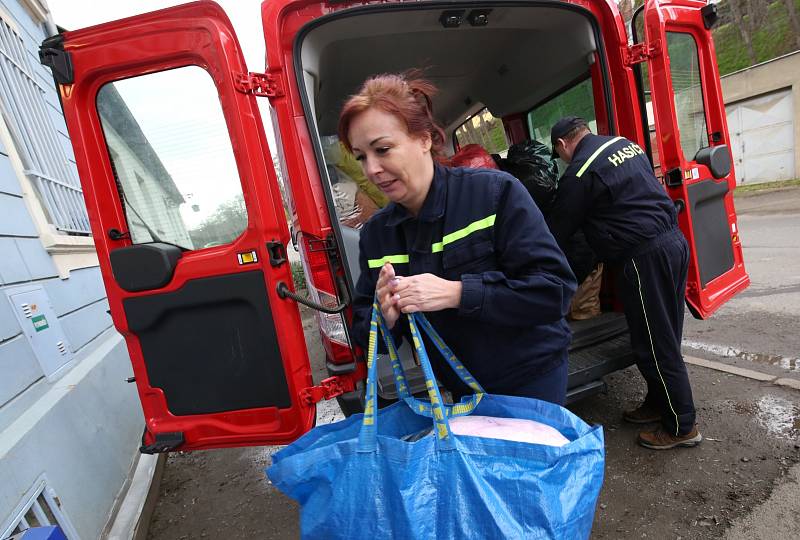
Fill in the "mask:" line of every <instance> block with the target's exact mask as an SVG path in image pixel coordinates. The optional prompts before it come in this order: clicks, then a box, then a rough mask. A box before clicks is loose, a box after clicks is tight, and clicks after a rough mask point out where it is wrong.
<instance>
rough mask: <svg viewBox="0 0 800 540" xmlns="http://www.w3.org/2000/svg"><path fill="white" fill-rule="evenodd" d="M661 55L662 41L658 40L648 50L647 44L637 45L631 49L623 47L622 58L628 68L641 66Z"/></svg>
mask: <svg viewBox="0 0 800 540" xmlns="http://www.w3.org/2000/svg"><path fill="white" fill-rule="evenodd" d="M659 54H661V40H660V39H657V40H655V41H654V42H653V44H652V45H651V46H650V47H649V48H648V47H647V44H646V43H635V44H634V45H631V46H630V47H623V49H622V57H623V61H624V63H625V65H626V66H632V65H634V64H641V63H642V62H644V61H645V60H647V59H648V58H653V57H654V56H657V55H659Z"/></svg>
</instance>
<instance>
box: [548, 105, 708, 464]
mask: <svg viewBox="0 0 800 540" xmlns="http://www.w3.org/2000/svg"><path fill="white" fill-rule="evenodd" d="M550 139H551V142H552V143H553V150H554V152H556V153H558V156H559V157H560V158H561V159H562V160H563V161H565V162H566V163H568V164H569V165H568V167H567V169H566V171H564V174H563V176H562V177H561V179H560V180H559V183H558V191H557V194H556V200H555V202H554V203H553V206H552V208H551V210H550V212H549V213H548V219H547V222H548V225H549V226H550V230H551V231H552V233H553V236H555V238H556V241H558V243H559V245H562V246H564V245H566V242H567V241H568V240H569V238H571V237H572V235H573V234H574V233H575V232H576V231H577V230H578V229H582V230H583V233H584V235H585V236H586V240H587V241H588V242H589V245H590V246H591V248H592V249H593V250H594V252H595V253H596V254H597V256H598V258H599V259H600V260H602V261H604V262H606V263H608V264H609V265H610V266H611V267H612V268H613V269H614V270H615V272H614V273H615V276H616V279H617V281H616V288H617V292H618V293H619V294H620V295H621V297H622V304H623V306H624V308H625V318H626V320H627V321H628V327H629V329H630V336H631V345H632V348H633V352H634V354H635V356H636V365H637V366H638V368H639V371H640V372H641V373H642V376H643V377H644V379H645V381H646V382H647V396H646V398H645V400H644V403H642V404H641V405H640V406H639V407H637V408H636V409H634V410H632V411H627V412H625V413H624V415H623V417H624V419H625V420H627V421H629V422H633V423H637V424H646V423H655V422H660V426H659V428H658V429H656V430H653V431H642V432H641V433H639V438H638V442H639V444H641V445H642V446H645V447H647V448H652V449H656V450H666V449H669V448H674V447H678V446H695V445H697V444H698V443H699V442H700V441H702V440H703V437H702V435H701V434H700V432H699V431H698V430H697V426H696V425H695V408H694V401H693V399H692V387H691V385H690V383H689V375H688V374H687V372H686V365H685V364H684V362H683V356H681V335H682V333H683V309H684V307H683V304H684V299H685V294H686V272H687V268H688V264H689V246H688V244H687V242H686V238H684V236H683V234H682V233H681V231H680V229H679V228H678V221H677V215H676V212H675V206H674V205H673V203H672V200H671V199H670V198H669V197H668V196H667V194H666V192H665V191H664V188H663V187H662V186H661V184H660V183H659V182H658V180H657V179H656V177H655V175H654V174H653V168H652V166H651V165H650V161H649V160H648V159H647V157H646V156H645V154H644V151H643V150H642V149H641V148H640V147H639V145H637V144H636V143H633V142H631V141H629V140H628V139H625V138H624V137H603V136H599V135H594V134H592V133H591V132H590V131H589V128H588V127H587V125H586V121H585V120H583V119H582V118H578V117H575V116H568V117H566V118H562V119H561V120H559V121H558V122H557V123H556V124H555V125H554V126H553V128H552V130H551V133H550Z"/></svg>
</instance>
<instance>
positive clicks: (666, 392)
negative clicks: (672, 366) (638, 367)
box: [631, 259, 680, 437]
mask: <svg viewBox="0 0 800 540" xmlns="http://www.w3.org/2000/svg"><path fill="white" fill-rule="evenodd" d="M631 263H632V264H633V269H634V270H635V271H636V285H637V286H638V287H639V298H640V299H641V301H642V313H643V314H644V323H645V326H647V336H648V337H649V338H650V350H651V351H652V352H653V362H655V364H656V372H658V378H659V379H661V384H663V385H664V393H665V394H666V395H667V403H668V404H669V410H671V411H672V414H673V415H674V416H675V436H676V437H677V436H678V431H679V428H680V426H679V423H678V413H676V412H675V409H674V408H673V407H672V400H670V399H669V391H668V390H667V383H666V382H664V377H662V376H661V369H660V368H659V367H658V360H657V359H656V347H655V345H654V344H653V334H652V333H651V332H650V321H648V320H647V310H646V309H645V308H644V294H642V280H641V278H640V277H639V269H638V268H637V267H636V261H634V260H633V259H631Z"/></svg>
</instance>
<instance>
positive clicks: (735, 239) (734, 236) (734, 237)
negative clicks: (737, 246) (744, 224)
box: [733, 234, 739, 243]
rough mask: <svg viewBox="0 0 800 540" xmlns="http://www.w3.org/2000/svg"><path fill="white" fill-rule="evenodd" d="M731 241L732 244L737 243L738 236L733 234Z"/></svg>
mask: <svg viewBox="0 0 800 540" xmlns="http://www.w3.org/2000/svg"><path fill="white" fill-rule="evenodd" d="M733 241H734V243H736V242H738V241H739V235H738V234H734V235H733Z"/></svg>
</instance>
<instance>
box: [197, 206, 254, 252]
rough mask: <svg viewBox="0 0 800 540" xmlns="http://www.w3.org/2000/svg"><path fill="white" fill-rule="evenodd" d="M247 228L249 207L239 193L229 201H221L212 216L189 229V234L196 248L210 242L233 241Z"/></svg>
mask: <svg viewBox="0 0 800 540" xmlns="http://www.w3.org/2000/svg"><path fill="white" fill-rule="evenodd" d="M246 228H247V209H246V208H245V204H244V197H243V196H242V195H237V196H235V197H234V198H233V199H231V200H229V201H226V202H223V203H220V205H219V206H218V207H217V209H216V210H215V211H214V213H213V214H211V216H209V217H208V218H206V219H205V220H203V222H202V223H200V225H198V226H197V227H196V228H194V229H192V230H190V231H189V236H190V237H191V239H192V243H193V244H194V246H195V247H196V248H203V247H207V246H208V245H209V244H211V245H218V244H227V243H229V242H232V241H233V240H234V239H235V238H236V237H237V236H239V234H241V233H242V231H244V230H245V229H246Z"/></svg>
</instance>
